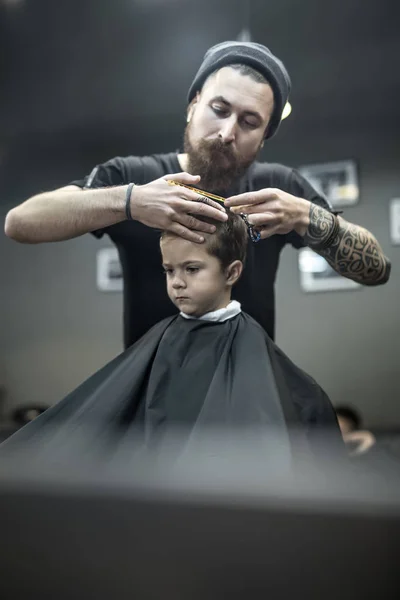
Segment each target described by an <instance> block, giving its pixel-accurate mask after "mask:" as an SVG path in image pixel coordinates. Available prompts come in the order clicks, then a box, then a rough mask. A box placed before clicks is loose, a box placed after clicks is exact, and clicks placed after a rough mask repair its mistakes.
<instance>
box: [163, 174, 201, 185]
mask: <svg viewBox="0 0 400 600" xmlns="http://www.w3.org/2000/svg"><path fill="white" fill-rule="evenodd" d="M163 179H165V181H169V180H170V179H172V180H173V181H177V182H178V183H186V184H187V185H193V184H195V183H198V182H199V181H200V175H190V173H186V172H185V171H183V172H182V173H171V174H170V175H165V177H164V178H163Z"/></svg>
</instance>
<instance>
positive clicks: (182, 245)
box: [161, 234, 242, 317]
mask: <svg viewBox="0 0 400 600" xmlns="http://www.w3.org/2000/svg"><path fill="white" fill-rule="evenodd" d="M161 254H162V261H163V268H164V270H165V273H166V278H167V292H168V296H169V297H170V299H171V300H172V302H173V303H174V304H175V306H176V307H177V308H178V309H179V310H180V311H182V312H184V313H186V314H188V315H192V316H194V317H201V316H202V315H204V314H205V313H207V312H210V311H213V310H217V309H219V308H224V307H225V306H227V305H228V304H229V302H230V296H231V288H232V285H233V283H235V282H236V281H237V279H238V278H239V276H240V273H241V270H242V263H241V262H240V261H235V262H234V263H232V265H230V267H228V268H227V269H226V271H225V272H224V271H223V270H222V267H221V263H220V261H219V260H218V259H217V258H215V256H211V255H210V254H208V252H207V248H206V244H205V243H204V244H195V243H193V242H189V241H187V240H184V239H182V238H179V237H176V236H174V235H171V234H166V235H165V236H164V237H163V238H162V240H161ZM232 266H233V271H234V272H233V273H232Z"/></svg>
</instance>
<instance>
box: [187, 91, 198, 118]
mask: <svg viewBox="0 0 400 600" xmlns="http://www.w3.org/2000/svg"><path fill="white" fill-rule="evenodd" d="M199 98H200V92H197V93H196V95H195V97H194V98H193V100H192V101H191V103H190V104H189V106H188V107H187V112H186V122H187V123H190V120H191V118H192V115H193V111H194V107H195V106H196V104H197V103H198V101H199Z"/></svg>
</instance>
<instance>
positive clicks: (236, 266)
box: [226, 260, 243, 286]
mask: <svg viewBox="0 0 400 600" xmlns="http://www.w3.org/2000/svg"><path fill="white" fill-rule="evenodd" d="M242 271H243V263H242V261H240V260H235V261H233V263H231V264H230V265H229V267H227V268H226V283H227V284H228V285H229V286H233V285H235V283H236V282H237V281H238V279H239V278H240V276H241V274H242Z"/></svg>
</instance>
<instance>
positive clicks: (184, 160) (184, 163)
mask: <svg viewBox="0 0 400 600" xmlns="http://www.w3.org/2000/svg"><path fill="white" fill-rule="evenodd" d="M178 163H179V164H180V167H181V169H182V171H185V173H187V172H188V168H189V158H188V155H187V154H178Z"/></svg>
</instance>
